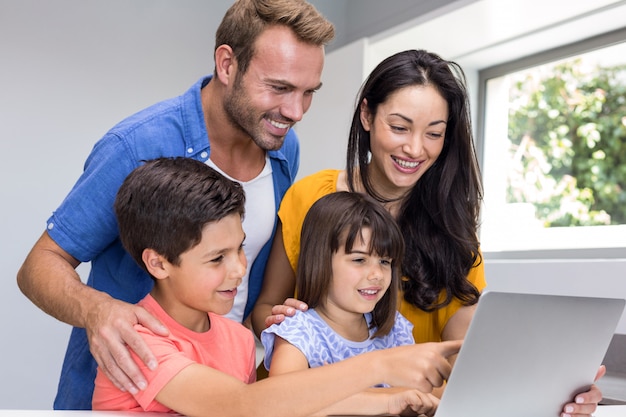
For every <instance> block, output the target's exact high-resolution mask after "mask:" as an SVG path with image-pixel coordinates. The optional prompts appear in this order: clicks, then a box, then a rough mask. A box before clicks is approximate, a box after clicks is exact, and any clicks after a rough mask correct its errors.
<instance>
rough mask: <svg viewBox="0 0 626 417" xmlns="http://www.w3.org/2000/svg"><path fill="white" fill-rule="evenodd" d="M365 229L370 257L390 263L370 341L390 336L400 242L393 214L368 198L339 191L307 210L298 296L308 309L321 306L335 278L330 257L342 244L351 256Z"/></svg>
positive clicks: (297, 285) (393, 315)
mask: <svg viewBox="0 0 626 417" xmlns="http://www.w3.org/2000/svg"><path fill="white" fill-rule="evenodd" d="M364 228H369V229H370V230H371V238H370V242H369V244H370V247H369V251H370V253H374V252H375V253H377V254H378V255H379V256H384V257H389V258H391V259H392V262H391V284H390V286H389V289H388V290H387V292H386V293H385V295H384V296H383V298H382V299H381V300H380V301H379V302H378V303H377V304H376V307H375V308H374V311H373V312H372V327H374V326H375V327H377V330H376V332H375V333H374V334H373V335H372V337H378V336H384V335H386V334H388V333H389V332H390V331H391V329H392V328H393V325H394V322H395V315H396V311H397V304H396V303H397V300H398V288H399V287H398V286H399V280H400V265H401V262H402V256H403V255H404V239H403V238H402V233H401V232H400V229H399V228H398V226H397V224H396V222H395V220H394V219H393V217H392V216H391V214H390V213H389V212H388V211H387V210H386V209H385V208H384V207H383V206H382V205H381V204H380V203H378V202H377V201H375V200H374V199H373V198H371V197H369V196H368V195H365V194H360V193H353V192H342V191H340V192H335V193H332V194H328V195H326V196H324V197H322V198H320V199H319V200H317V201H316V202H315V203H314V204H313V205H312V206H311V209H310V210H309V211H308V213H307V215H306V217H305V218H304V223H303V225H302V236H301V241H300V257H299V260H298V270H297V274H296V293H297V294H298V299H299V300H302V301H304V302H305V303H307V304H308V305H309V307H311V308H315V307H317V306H319V305H321V304H322V303H323V301H324V300H325V299H326V296H327V295H328V288H329V286H330V282H331V280H332V276H333V274H332V256H333V254H335V253H336V252H337V251H338V250H339V248H340V245H344V250H345V252H346V253H349V252H351V251H352V248H353V246H354V243H355V241H357V239H361V238H362V230H363V229H364Z"/></svg>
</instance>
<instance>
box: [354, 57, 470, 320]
mask: <svg viewBox="0 0 626 417" xmlns="http://www.w3.org/2000/svg"><path fill="white" fill-rule="evenodd" d="M412 86H431V87H433V88H435V89H436V90H437V92H439V94H441V96H442V97H443V98H444V100H445V101H446V102H447V104H448V114H449V118H448V121H447V127H446V134H445V138H444V145H443V149H442V151H441V154H440V155H439V157H438V158H437V161H436V162H435V163H434V164H433V165H432V166H431V167H430V168H429V169H428V171H426V172H425V173H424V175H423V176H422V177H421V178H420V179H419V181H418V182H417V183H416V184H415V186H414V187H413V189H412V190H411V191H410V192H409V193H408V194H407V195H406V196H405V197H404V199H403V201H402V202H401V209H400V213H399V215H398V218H397V221H398V224H399V226H400V230H402V234H403V235H404V241H405V245H406V256H405V258H404V261H403V263H402V273H403V275H404V279H403V281H402V288H403V290H404V298H405V300H406V301H408V302H409V303H411V304H413V305H415V306H417V307H419V308H421V309H422V310H424V311H434V310H436V309H438V308H441V307H444V306H446V305H448V304H449V303H450V302H451V301H452V298H453V297H456V298H458V299H459V300H461V302H462V303H463V304H465V305H472V304H475V303H476V302H477V301H478V297H479V295H480V294H479V291H478V290H477V289H476V287H474V285H472V284H471V283H470V282H469V281H468V280H467V275H468V273H469V271H470V269H471V268H472V267H474V266H476V265H478V264H479V263H480V262H482V258H481V255H480V251H479V242H478V236H477V227H478V218H479V213H480V204H481V201H482V183H481V178H480V170H479V166H478V160H477V158H476V151H475V148H474V141H473V138H472V126H471V120H470V111H469V102H468V97H467V91H466V88H465V74H464V73H463V70H462V69H461V67H459V66H458V65H457V64H456V63H454V62H451V61H446V60H444V59H442V58H441V57H439V56H438V55H436V54H434V53H431V52H427V51H423V50H408V51H403V52H400V53H397V54H395V55H392V56H390V57H389V58H387V59H385V60H384V61H382V62H381V63H380V64H379V65H378V66H377V67H376V68H375V69H374V70H373V71H372V73H371V74H370V76H369V77H368V79H367V80H366V81H365V83H364V84H363V86H362V88H361V91H360V94H359V98H358V101H357V105H356V109H355V111H354V116H353V118H352V126H351V128H350V137H349V142H348V154H347V167H346V172H347V179H348V186H349V188H350V189H351V190H354V189H355V182H356V179H355V175H359V180H360V182H361V183H362V184H363V187H364V188H365V190H366V192H367V193H368V194H370V195H372V196H373V197H374V198H376V199H377V200H379V201H385V200H384V198H382V196H380V195H379V194H378V193H377V192H376V191H375V190H374V187H373V186H372V184H371V181H370V178H369V174H368V164H369V158H370V155H369V151H370V134H369V132H368V131H366V130H365V129H364V128H363V125H362V124H361V119H360V106H361V104H362V103H363V102H364V101H363V100H367V107H368V109H369V112H370V114H371V116H372V117H374V116H375V115H376V112H377V110H378V106H379V105H380V104H381V103H384V102H385V101H386V100H387V99H388V97H389V96H390V95H391V94H393V93H394V92H396V91H398V90H400V89H402V88H406V87H412ZM442 291H444V294H445V297H444V298H443V299H440V294H441V293H442Z"/></svg>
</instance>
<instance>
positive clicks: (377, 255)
mask: <svg viewBox="0 0 626 417" xmlns="http://www.w3.org/2000/svg"><path fill="white" fill-rule="evenodd" d="M300 252H301V254H302V256H301V257H300V259H301V261H300V262H299V264H298V271H297V278H296V291H297V294H298V298H299V299H300V300H302V301H304V302H306V303H307V304H308V306H309V307H310V308H309V309H308V310H307V311H304V312H297V313H296V314H295V316H293V317H289V318H287V319H286V320H285V321H284V322H283V323H281V324H280V325H273V326H271V327H269V328H268V329H266V330H264V331H263V333H262V334H261V340H262V342H263V345H264V347H265V361H264V362H265V366H266V367H267V369H269V372H270V376H273V375H279V374H285V373H289V372H292V371H297V370H302V369H307V368H315V367H319V366H323V365H326V364H331V363H335V362H339V361H342V360H344V359H347V358H350V357H352V356H356V355H358V354H361V353H365V352H370V351H373V350H379V349H385V348H390V347H394V346H402V345H410V344H413V343H414V340H413V336H412V334H411V330H412V327H413V326H412V325H411V324H410V323H409V322H408V321H407V320H406V319H405V318H404V317H402V316H401V315H400V314H399V313H398V312H397V310H396V303H397V294H398V285H399V279H400V262H401V259H402V255H403V252H404V240H403V238H402V234H401V232H400V230H399V228H398V226H397V225H396V222H395V221H394V219H393V217H391V215H390V214H389V212H387V211H386V210H385V209H384V207H383V206H382V205H380V204H379V203H378V202H376V201H374V200H373V199H372V198H370V197H369V196H367V195H364V194H359V193H349V192H337V193H332V194H329V195H327V196H324V197H322V198H320V199H319V200H318V201H317V202H316V203H315V204H313V206H312V207H311V209H310V210H309V212H308V214H307V216H306V218H305V220H304V223H303V226H302V239H301V248H300ZM436 403H437V400H436V399H435V398H434V397H432V396H430V395H426V394H422V393H420V392H419V391H415V390H403V389H394V390H371V391H367V392H364V393H362V394H359V395H355V396H353V397H351V398H349V399H348V400H346V401H343V402H341V403H338V404H335V406H333V407H332V409H326V410H323V413H326V414H337V413H345V412H351V413H355V412H356V413H359V412H363V413H367V414H372V413H392V414H397V413H400V412H402V411H404V410H405V409H406V408H407V407H410V408H412V409H413V411H419V412H420V413H430V412H432V411H434V408H435V407H434V406H435V404H436Z"/></svg>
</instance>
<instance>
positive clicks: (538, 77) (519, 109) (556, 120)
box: [480, 31, 626, 252]
mask: <svg viewBox="0 0 626 417" xmlns="http://www.w3.org/2000/svg"><path fill="white" fill-rule="evenodd" d="M617 35H618V36H619V37H621V41H619V42H615V41H614V37H615V34H612V35H610V36H603V37H599V38H596V39H593V40H590V41H585V42H580V43H578V44H577V45H573V46H570V47H569V48H567V47H565V48H559V49H558V50H556V51H551V52H550V53H544V54H542V55H541V56H537V57H531V58H527V59H524V60H520V61H517V62H515V63H511V64H505V65H500V66H498V67H494V68H491V69H487V70H484V71H481V73H480V79H481V85H482V88H484V93H483V97H484V111H483V113H484V125H483V126H482V132H480V133H482V137H483V139H484V141H483V143H482V146H481V147H480V148H481V150H482V172H483V181H484V186H485V204H484V208H483V214H482V221H481V230H480V237H481V245H482V248H483V250H484V251H492V252H499V251H526V250H531V249H532V250H550V249H592V248H594V249H595V248H619V247H622V248H623V247H626V36H624V34H623V31H620V32H619V33H618V34H617ZM608 44H610V45H609V46H606V45H608ZM572 51H574V53H572ZM559 55H560V56H559Z"/></svg>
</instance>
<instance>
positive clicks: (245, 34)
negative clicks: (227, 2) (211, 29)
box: [215, 0, 335, 74]
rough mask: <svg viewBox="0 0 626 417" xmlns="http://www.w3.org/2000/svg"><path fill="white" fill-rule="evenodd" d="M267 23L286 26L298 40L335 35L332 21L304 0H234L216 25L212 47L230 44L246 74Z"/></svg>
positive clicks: (319, 41)
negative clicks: (257, 41)
mask: <svg viewBox="0 0 626 417" xmlns="http://www.w3.org/2000/svg"><path fill="white" fill-rule="evenodd" d="M270 26H285V27H288V28H289V29H291V30H292V31H293V33H294V34H295V35H296V37H297V38H298V39H299V40H301V41H302V42H305V43H308V44H311V45H316V46H324V45H326V44H328V43H329V42H330V41H331V40H332V39H333V38H334V37H335V28H334V26H333V24H332V23H330V22H329V21H328V20H327V19H326V18H325V17H324V16H322V15H321V14H320V13H319V12H318V11H317V10H316V9H315V7H313V5H311V4H309V3H307V2H306V1H304V0H237V1H235V3H234V4H233V5H232V6H231V7H230V8H229V9H228V11H226V14H225V15H224V18H223V19H222V22H221V23H220V25H219V27H218V28H217V31H216V33H215V49H217V48H218V47H219V46H220V45H229V46H230V47H231V48H232V49H233V52H234V54H235V58H236V59H237V65H238V66H239V72H240V74H245V73H246V70H247V69H248V65H249V64H250V61H251V60H252V57H253V56H254V45H255V42H256V40H257V38H258V37H259V35H260V34H261V33H263V31H264V30H265V29H267V28H268V27H270Z"/></svg>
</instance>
